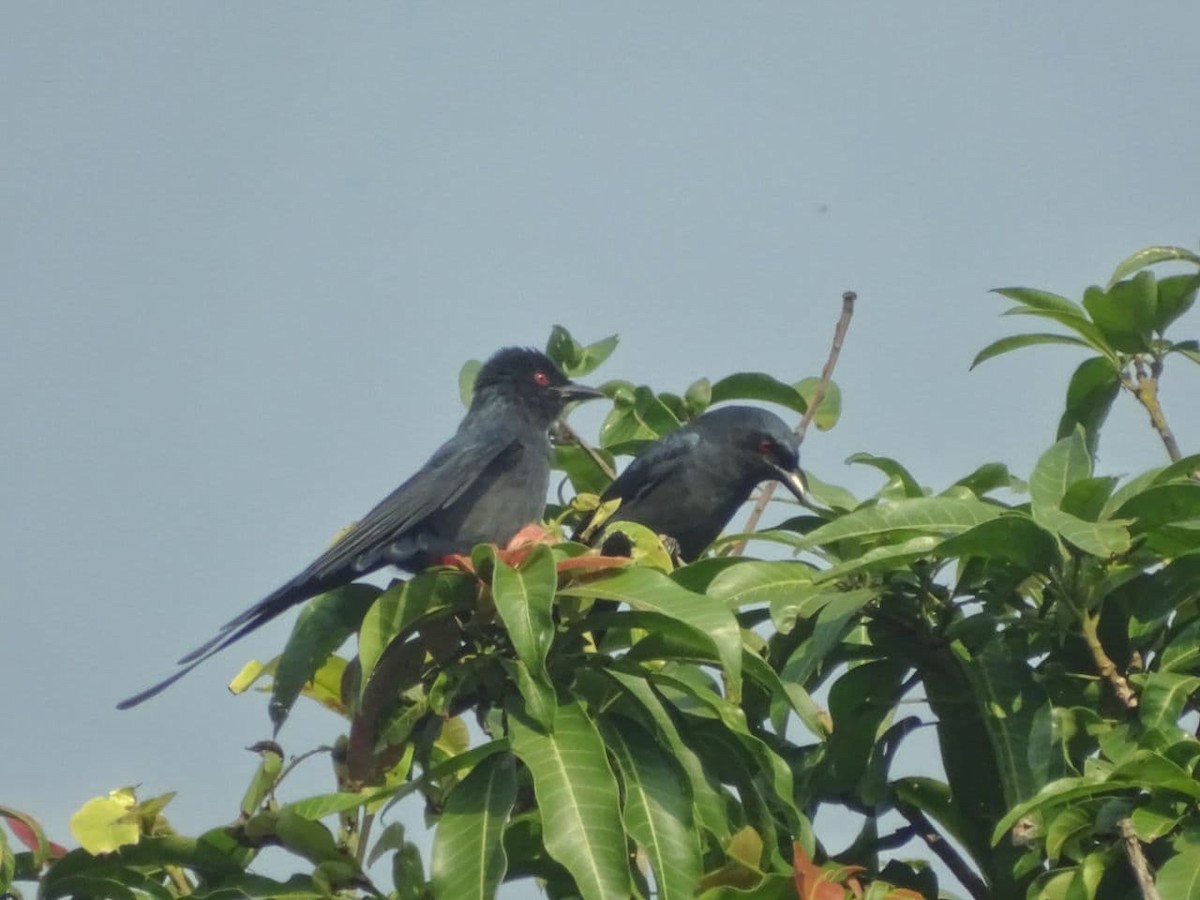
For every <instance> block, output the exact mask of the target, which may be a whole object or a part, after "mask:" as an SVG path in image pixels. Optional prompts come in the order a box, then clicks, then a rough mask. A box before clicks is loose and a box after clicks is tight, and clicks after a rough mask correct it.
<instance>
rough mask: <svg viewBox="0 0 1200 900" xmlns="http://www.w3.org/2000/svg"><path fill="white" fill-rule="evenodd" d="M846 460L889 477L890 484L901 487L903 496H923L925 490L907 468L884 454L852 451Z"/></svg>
mask: <svg viewBox="0 0 1200 900" xmlns="http://www.w3.org/2000/svg"><path fill="white" fill-rule="evenodd" d="M846 462H847V463H849V464H854V463H859V464H861V465H864V466H872V467H874V468H876V469H878V470H879V471H881V472H883V474H885V475H887V476H888V478H889V479H891V481H890V483H891V484H896V485H899V486H900V487H901V488H903V495H904V496H905V497H923V496H925V490H924V489H923V488H922V487H921V486H920V485H919V484H917V479H915V478H913V477H912V475H910V474H909V471H908V469H906V468H904V466H902V465H900V463H898V462H896V460H894V459H891V458H889V457H886V456H874V455H872V454H870V453H854V454H851V455H850V456H848V457H846Z"/></svg>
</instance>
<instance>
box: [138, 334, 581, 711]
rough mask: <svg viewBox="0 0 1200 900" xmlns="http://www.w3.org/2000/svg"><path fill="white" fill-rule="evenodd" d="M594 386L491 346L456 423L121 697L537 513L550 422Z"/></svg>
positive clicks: (531, 355)
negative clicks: (240, 607) (346, 588)
mask: <svg viewBox="0 0 1200 900" xmlns="http://www.w3.org/2000/svg"><path fill="white" fill-rule="evenodd" d="M601 396H603V395H602V394H601V392H600V391H598V390H596V389H595V388H591V387H586V386H584V385H581V384H576V383H574V382H572V381H570V380H568V379H567V377H566V376H565V375H564V374H563V373H562V371H561V370H560V369H559V368H558V366H557V365H555V364H554V362H553V361H552V360H551V359H550V358H549V357H548V356H546V355H545V354H543V353H541V352H539V351H537V350H533V349H528V348H522V347H506V348H504V349H502V350H499V351H497V352H496V353H495V354H494V355H493V356H492V357H491V358H489V359H488V360H487V361H486V362H485V363H484V364H483V366H482V367H481V368H480V370H479V374H478V375H477V376H476V378H475V388H474V394H473V396H472V399H471V405H470V407H469V408H468V410H467V413H466V415H465V416H464V418H463V420H462V422H461V423H460V424H459V426H458V430H457V431H456V432H455V434H454V436H453V437H451V438H450V440H448V441H446V443H444V444H442V446H441V447H439V448H438V449H437V450H436V451H435V452H434V454H433V456H431V457H430V458H429V460H428V461H427V462H426V463H425V464H424V465H423V466H422V467H421V468H420V469H418V470H417V473H416V474H415V475H413V476H412V477H411V478H409V479H408V480H407V481H405V482H404V483H403V484H401V485H400V486H399V487H398V488H396V489H395V490H394V491H392V493H390V494H388V496H386V497H385V498H384V499H383V500H382V501H380V502H379V504H378V505H376V506H375V507H374V508H373V509H372V510H371V511H370V512H368V513H367V514H366V515H365V516H363V517H362V519H361V520H359V521H358V522H357V523H355V524H354V525H353V526H352V527H350V528H349V529H348V530H347V531H346V532H345V533H344V534H343V535H342V537H341V538H340V539H339V540H337V541H336V542H335V543H334V544H333V545H332V546H331V547H330V548H329V549H327V550H326V551H325V552H324V553H322V554H321V555H320V556H318V557H317V558H316V559H315V560H314V561H313V562H312V563H311V564H310V565H309V566H307V567H306V568H305V569H304V570H303V571H301V572H300V573H299V574H298V575H296V576H295V577H294V578H292V579H291V580H290V581H287V582H286V583H284V584H283V585H281V586H280V587H278V588H277V589H275V590H274V591H272V592H271V593H270V594H268V595H267V596H266V597H264V598H263V599H262V600H260V601H259V602H258V603H256V604H254V606H251V607H250V608H249V609H247V610H246V611H245V612H243V613H241V614H240V615H238V616H236V617H235V618H233V619H231V620H230V621H229V622H227V623H226V624H225V625H224V626H222V627H221V629H220V630H219V631H218V633H217V634H216V636H215V637H213V638H212V639H211V640H209V641H206V642H205V643H203V644H201V645H200V646H199V647H197V648H196V649H195V650H193V651H191V652H190V653H188V654H187V655H185V656H184V657H183V658H181V659H180V660H179V665H181V666H183V667H184V668H182V669H181V670H180V671H178V672H176V673H175V674H173V675H171V676H170V677H168V678H165V679H163V680H162V681H160V682H159V683H158V684H155V685H153V686H152V687H149V688H147V689H146V690H144V691H142V692H140V693H138V694H135V695H134V696H132V697H129V698H128V699H126V700H122V701H121V702H120V703H119V704H117V708H118V709H129V708H130V707H133V706H137V705H138V704H140V703H142V702H144V701H146V700H149V699H150V698H151V697H154V696H155V695H157V694H159V693H160V692H162V691H163V690H165V689H166V688H168V687H170V686H171V685H172V684H174V683H175V682H176V681H178V680H179V679H180V678H182V677H183V676H184V675H186V674H187V673H188V672H190V671H191V670H192V669H194V668H195V667H196V666H198V665H199V664H200V663H202V662H204V661H205V660H206V659H208V658H209V657H211V656H213V655H214V654H216V653H219V652H220V651H221V650H224V649H225V648H226V647H228V646H229V645H230V644H233V643H234V642H236V641H238V640H240V639H241V638H243V637H245V636H246V635H247V634H249V633H250V632H252V631H254V630H256V629H258V628H259V627H261V626H262V625H265V624H266V623H267V622H269V621H271V620H272V619H274V618H275V617H276V616H278V615H280V614H281V613H283V612H285V611H286V610H288V609H290V608H291V607H293V606H296V605H297V604H300V603H303V602H305V601H306V600H309V599H311V598H312V597H315V596H317V595H318V594H323V593H325V592H327V591H330V590H333V589H334V588H336V587H340V586H342V585H344V584H348V583H350V582H352V581H354V580H356V579H358V578H361V577H362V576H364V575H367V574H369V573H371V572H374V571H376V570H378V569H381V568H383V567H385V566H395V567H397V568H400V569H404V570H407V571H410V572H415V571H418V570H420V569H422V568H424V567H425V566H427V565H429V564H431V563H436V562H438V561H439V560H440V559H442V558H444V557H446V556H450V555H452V554H458V553H466V552H468V551H470V549H471V548H472V547H474V546H475V545H476V544H484V543H495V544H500V545H504V544H506V543H508V541H509V540H510V539H511V538H512V537H513V536H514V535H516V533H517V532H518V531H519V530H520V529H521V528H522V527H523V526H525V525H528V524H529V523H531V522H534V521H537V520H540V519H541V517H542V511H543V509H544V506H545V502H546V491H547V488H548V487H549V483H550V462H551V454H552V450H551V446H550V439H549V435H548V430H549V428H550V426H551V425H552V424H553V423H554V421H555V420H556V419H558V418H559V416H560V415H561V414H562V413H563V410H564V408H565V407H566V406H567V404H569V403H572V402H575V401H583V400H591V399H594V398H598V397H601Z"/></svg>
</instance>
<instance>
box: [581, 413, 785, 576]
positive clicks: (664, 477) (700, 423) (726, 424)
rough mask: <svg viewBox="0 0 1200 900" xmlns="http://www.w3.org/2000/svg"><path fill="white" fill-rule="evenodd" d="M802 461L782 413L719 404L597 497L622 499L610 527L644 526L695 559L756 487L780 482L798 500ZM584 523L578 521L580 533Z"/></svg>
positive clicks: (665, 440)
mask: <svg viewBox="0 0 1200 900" xmlns="http://www.w3.org/2000/svg"><path fill="white" fill-rule="evenodd" d="M799 457H800V445H799V441H798V439H797V437H796V434H795V432H793V431H792V430H791V429H790V428H788V426H787V425H786V424H785V423H784V421H783V420H782V419H780V418H779V416H777V415H775V414H774V413H771V412H768V411H767V410H765V409H758V408H756V407H751V406H724V407H720V408H718V409H714V410H710V411H709V412H706V413H705V414H704V415H702V416H700V417H698V418H697V419H695V420H694V421H693V422H691V423H689V424H687V425H685V426H683V427H682V428H679V429H677V430H676V431H672V432H671V433H670V434H667V435H664V436H663V437H662V438H660V439H659V440H657V441H655V442H654V443H653V444H651V445H650V446H649V447H648V448H647V449H646V450H645V451H644V452H643V453H642V454H641V455H640V456H638V457H637V458H635V459H634V460H633V462H631V463H630V464H629V466H628V467H627V468H626V469H625V471H624V472H622V473H621V474H620V475H619V476H618V477H617V478H616V479H615V480H614V481H613V483H612V484H611V485H609V487H608V489H607V490H606V491H605V492H604V493H603V495H601V498H600V500H601V503H605V502H608V501H610V500H613V499H617V498H619V499H620V501H621V503H620V506H618V507H617V510H616V512H614V513H613V514H612V516H611V517H610V518H609V519H608V520H607V522H621V521H627V522H637V523H638V524H640V525H644V526H646V527H647V528H649V529H651V530H652V531H654V532H655V533H656V534H662V535H666V536H668V537H671V538H673V539H674V540H675V541H676V542H677V543H678V545H679V550H680V555H681V556H682V557H683V559H685V560H693V559H695V558H696V557H697V556H699V555H700V554H701V553H702V552H703V551H704V548H706V547H707V546H708V545H709V544H711V543H712V542H713V541H714V540H715V539H716V538H717V536H718V535H720V533H721V531H722V530H723V529H724V528H725V526H726V525H727V524H729V520H730V519H732V518H733V515H734V513H736V512H737V510H738V508H739V507H740V506H741V505H742V504H743V503H745V502H746V500H747V499H748V498H749V497H750V493H751V491H753V490H754V488H755V486H756V485H757V484H759V483H760V482H762V481H767V480H770V479H775V480H778V481H780V482H782V483H783V485H784V486H785V487H786V488H787V489H788V490H790V491H791V492H792V493H793V494H794V495H795V496H796V498H797V499H799V500H802V501H803V500H804V498H805V494H806V492H807V485H806V483H805V479H804V473H803V471H802V470H801V469H800V459H799ZM607 522H606V523H604V524H607ZM589 525H590V522H584V523H582V524H581V525H580V527H579V529H578V531H577V535H579V534H582V533H585V532H586V530H587V528H588V526H589ZM590 537H594V535H590Z"/></svg>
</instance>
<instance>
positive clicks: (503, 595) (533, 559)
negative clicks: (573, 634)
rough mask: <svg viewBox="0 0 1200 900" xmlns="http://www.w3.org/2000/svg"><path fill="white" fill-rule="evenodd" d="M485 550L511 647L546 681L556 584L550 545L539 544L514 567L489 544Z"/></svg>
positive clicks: (556, 576)
mask: <svg viewBox="0 0 1200 900" xmlns="http://www.w3.org/2000/svg"><path fill="white" fill-rule="evenodd" d="M488 552H489V555H490V557H491V559H492V560H493V562H494V565H495V568H494V570H493V574H492V594H493V596H494V597H495V600H496V611H497V612H498V613H499V614H500V618H501V619H502V620H503V621H504V627H505V628H506V629H508V636H509V639H510V640H511V641H512V644H513V649H514V650H515V651H516V653H517V657H518V658H519V659H520V660H521V662H523V663H524V664H525V665H526V667H527V668H528V669H529V673H530V675H532V676H533V677H534V678H535V679H537V680H539V681H543V682H545V683H547V684H549V682H550V676H549V674H547V672H546V655H547V654H548V653H549V652H550V644H551V643H552V642H553V640H554V616H553V609H554V589H555V587H556V585H557V584H558V575H557V574H556V573H555V571H554V554H553V552H552V551H551V550H550V547H549V546H547V545H545V544H539V545H537V546H536V547H534V548H533V551H532V552H531V553H530V554H529V557H528V558H527V559H526V560H525V562H524V563H523V564H522V565H521V566H520V567H519V568H516V569H514V568H513V567H511V566H509V565H508V564H507V563H505V562H504V561H503V560H502V559H501V558H500V557H499V555H498V554H497V553H496V552H495V551H494V550H492V549H491V548H488Z"/></svg>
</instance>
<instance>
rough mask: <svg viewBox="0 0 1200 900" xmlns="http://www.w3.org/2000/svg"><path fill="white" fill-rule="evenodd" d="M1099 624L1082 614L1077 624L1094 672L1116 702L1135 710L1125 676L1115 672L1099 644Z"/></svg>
mask: <svg viewBox="0 0 1200 900" xmlns="http://www.w3.org/2000/svg"><path fill="white" fill-rule="evenodd" d="M1099 622H1100V620H1099V618H1098V617H1096V616H1092V615H1089V614H1087V613H1084V614H1083V617H1082V618H1081V619H1080V623H1079V624H1080V627H1081V630H1082V631H1083V639H1084V641H1085V642H1086V643H1087V646H1088V650H1089V651H1090V652H1091V654H1092V660H1093V661H1094V662H1095V663H1096V671H1097V672H1099V673H1100V677H1101V678H1103V679H1104V680H1105V681H1107V682H1108V685H1109V687H1111V688H1112V692H1113V693H1114V694H1115V695H1116V697H1117V700H1119V701H1120V702H1121V704H1122V705H1123V706H1124V707H1125V708H1126V709H1128V710H1131V711H1132V710H1135V709H1137V707H1138V697H1137V694H1136V693H1134V690H1133V688H1131V687H1130V686H1129V682H1128V680H1126V678H1125V676H1124V675H1122V674H1121V673H1120V672H1119V671H1118V670H1117V664H1116V663H1114V662H1113V661H1112V657H1110V656H1109V655H1108V652H1107V651H1106V650H1105V649H1104V645H1103V644H1101V643H1100V633H1099V631H1098V630H1097V629H1098V626H1099Z"/></svg>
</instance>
